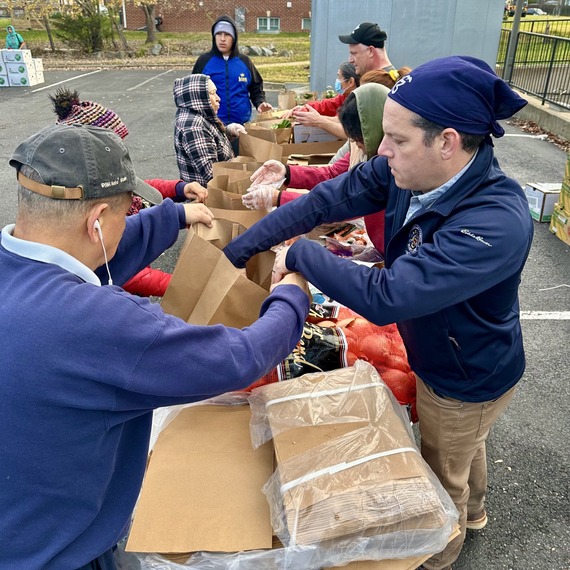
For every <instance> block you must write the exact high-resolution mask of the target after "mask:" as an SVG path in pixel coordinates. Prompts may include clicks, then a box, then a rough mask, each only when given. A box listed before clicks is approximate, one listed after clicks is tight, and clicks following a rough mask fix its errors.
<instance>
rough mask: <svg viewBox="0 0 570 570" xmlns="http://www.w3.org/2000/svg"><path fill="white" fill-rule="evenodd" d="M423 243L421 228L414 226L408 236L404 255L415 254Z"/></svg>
mask: <svg viewBox="0 0 570 570" xmlns="http://www.w3.org/2000/svg"><path fill="white" fill-rule="evenodd" d="M422 242H423V235H422V228H420V226H418V224H414V225H413V226H412V229H411V230H410V233H409V234H408V243H407V244H406V253H412V254H413V253H417V252H418V249H419V247H420V245H422Z"/></svg>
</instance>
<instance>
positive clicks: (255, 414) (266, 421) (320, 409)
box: [249, 361, 409, 448]
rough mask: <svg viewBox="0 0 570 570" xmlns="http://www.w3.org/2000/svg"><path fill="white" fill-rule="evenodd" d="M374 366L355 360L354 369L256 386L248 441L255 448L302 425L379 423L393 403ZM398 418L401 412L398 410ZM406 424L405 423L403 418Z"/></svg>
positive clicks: (314, 374)
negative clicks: (385, 393)
mask: <svg viewBox="0 0 570 570" xmlns="http://www.w3.org/2000/svg"><path fill="white" fill-rule="evenodd" d="M370 369H372V366H371V365H369V364H368V363H365V362H363V361H357V362H356V363H355V365H354V366H353V367H349V368H339V369H338V370H334V371H332V372H315V373H313V374H305V375H304V376H301V377H299V378H295V381H294V382H292V381H287V382H279V383H277V384H270V385H267V386H262V387H260V388H256V389H254V390H253V391H252V393H251V396H250V397H249V405H250V407H251V423H250V430H251V440H252V444H253V447H254V448H257V447H259V446H260V445H262V444H263V443H265V442H266V441H269V440H270V439H272V438H273V437H275V436H276V435H278V434H280V433H281V432H283V431H286V430H288V429H292V428H298V427H303V426H312V425H323V424H338V423H350V422H363V421H364V422H367V423H377V422H378V419H379V418H380V416H381V415H382V413H383V411H384V408H385V406H387V405H391V401H390V400H389V399H387V398H386V397H385V395H384V396H383V397H381V398H379V395H380V394H381V393H382V392H383V391H386V392H389V389H388V387H387V386H386V384H384V382H382V380H381V379H380V376H379V375H378V373H377V372H375V373H374V374H372V373H371V370H370ZM398 410H399V411H401V414H402V418H405V412H404V411H402V410H401V409H400V407H399V406H398ZM405 421H406V422H408V423H409V420H408V419H407V418H406V419H405Z"/></svg>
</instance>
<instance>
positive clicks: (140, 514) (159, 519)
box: [126, 405, 459, 570]
mask: <svg viewBox="0 0 570 570" xmlns="http://www.w3.org/2000/svg"><path fill="white" fill-rule="evenodd" d="M250 417H251V413H250V409H249V406H237V407H236V406H215V405H197V406H190V407H188V408H185V409H183V410H182V411H181V412H180V413H179V414H178V416H177V417H176V418H174V420H173V421H172V422H171V423H170V424H169V425H168V426H167V427H166V428H165V429H164V430H163V431H162V432H161V434H160V436H159V438H158V440H157V442H156V445H155V447H154V450H153V452H152V455H151V457H150V460H149V464H148V469H147V473H146V475H145V479H144V483H143V486H142V491H141V494H140V498H139V502H138V504H137V508H136V510H135V516H134V521H133V525H132V527H131V531H130V535H129V539H128V542H127V546H126V550H127V551H128V552H139V553H144V552H147V553H161V554H162V556H164V557H165V558H167V559H169V560H173V561H176V562H178V563H184V562H185V561H186V560H187V558H188V557H189V556H190V555H191V554H192V553H193V552H198V551H210V552H216V553H233V556H235V555H236V554H237V553H238V552H239V553H242V554H243V556H244V557H247V556H248V551H249V550H256V551H257V552H258V553H259V551H266V553H267V556H269V557H273V556H274V554H275V553H274V552H273V549H280V548H281V545H280V543H279V541H277V540H274V539H272V528H271V524H270V514H269V504H268V502H267V500H266V498H265V496H264V494H263V492H262V490H261V489H262V487H263V485H264V484H265V482H266V481H267V480H268V479H269V477H270V475H271V473H272V472H273V468H274V464H273V463H274V459H273V453H272V447H271V445H270V443H268V444H265V445H262V446H261V447H259V448H258V449H256V450H253V448H252V445H251V440H250V432H249V429H250V428H249V422H250ZM458 534H459V530H458V527H456V528H455V530H454V532H453V534H452V535H451V537H450V540H451V539H452V538H454V537H455V536H457V535H458ZM263 554H264V552H262V555H263ZM428 558H429V556H428V555H422V556H418V557H414V558H408V559H403V560H382V561H364V562H362V561H361V562H352V563H349V564H348V565H346V566H343V568H345V569H347V570H411V569H414V568H417V567H418V566H419V565H420V564H422V563H423V562H424V561H425V560H427V559H428ZM256 560H257V559H256ZM240 561H241V560H240ZM233 563H234V564H235V558H234V559H233ZM216 567H217V566H216ZM229 567H230V566H228V568H229ZM232 567H239V568H242V567H247V568H263V567H264V565H263V561H262V560H257V561H254V562H253V564H251V565H244V566H241V565H239V566H232ZM267 567H273V566H267ZM294 567H295V566H290V568H294ZM298 568H299V570H300V569H301V568H303V566H302V565H300V566H298ZM324 570H326V569H324Z"/></svg>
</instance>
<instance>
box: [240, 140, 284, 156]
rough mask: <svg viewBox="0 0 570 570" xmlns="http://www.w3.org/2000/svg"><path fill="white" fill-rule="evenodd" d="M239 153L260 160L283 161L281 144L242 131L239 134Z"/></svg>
mask: <svg viewBox="0 0 570 570" xmlns="http://www.w3.org/2000/svg"><path fill="white" fill-rule="evenodd" d="M239 153H240V155H243V156H251V157H253V158H254V159H255V160H258V161H260V162H265V161H266V160H271V159H274V160H279V161H283V147H282V146H281V145H278V144H277V143H274V142H271V141H267V140H265V139H262V138H259V137H254V136H253V135H248V134H243V133H242V134H240V136H239Z"/></svg>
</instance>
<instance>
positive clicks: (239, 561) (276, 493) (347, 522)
mask: <svg viewBox="0 0 570 570" xmlns="http://www.w3.org/2000/svg"><path fill="white" fill-rule="evenodd" d="M294 385H296V386H297V389H296V392H295V390H292V391H290V388H289V387H290V386H291V387H292V386H294ZM323 388H326V389H325V390H323ZM277 389H279V391H278V393H277V394H275V395H276V396H277V397H278V398H281V402H278V403H272V404H270V405H269V407H268V409H267V410H265V411H263V408H265V407H266V403H267V402H273V401H274V398H272V397H271V394H273V391H275V390H277ZM281 390H285V392H282V391H281ZM323 391H325V392H328V393H327V394H323ZM264 392H267V393H264ZM300 394H309V395H308V396H307V397H305V398H301V397H296V396H299V395H300ZM311 394H313V396H311ZM244 396H245V395H244V394H243V393H231V394H226V395H224V396H222V397H221V398H218V399H214V400H210V401H208V402H206V403H208V404H210V403H213V404H220V403H222V404H226V405H228V404H229V405H231V404H240V403H243V398H244ZM290 396H295V397H290ZM249 399H250V404H251V407H252V411H253V412H254V413H253V416H252V417H253V418H257V419H256V423H257V425H258V427H259V428H260V429H261V430H262V433H264V434H265V435H264V437H267V435H268V434H269V435H270V436H272V437H273V440H274V442H273V443H274V447H275V454H276V457H277V462H278V467H277V469H276V471H275V473H274V474H273V475H272V476H271V478H270V479H269V481H268V482H267V483H266V485H265V487H264V493H265V494H266V496H267V499H268V501H269V504H270V511H271V518H272V525H273V527H274V530H275V534H276V535H277V537H278V538H279V539H280V541H281V543H282V544H285V546H282V544H280V543H279V541H277V540H275V542H274V547H273V548H272V549H269V550H250V551H241V552H231V553H220V552H196V553H193V554H191V555H190V554H188V555H183V554H177V555H173V556H170V555H164V556H163V555H161V554H155V553H153V554H148V553H130V552H124V549H123V548H122V545H120V546H119V549H118V552H117V553H116V557H117V559H118V564H117V566H118V568H119V570H259V569H261V568H262V569H263V570H301V569H303V570H324V569H330V568H333V567H337V566H344V565H346V564H349V563H350V562H354V561H359V560H385V561H386V563H387V564H388V565H389V564H390V562H389V561H390V560H392V559H407V558H412V557H414V559H415V558H416V557H421V556H428V555H431V554H433V553H435V552H438V551H441V550H443V548H444V547H445V545H446V544H447V542H448V540H449V537H450V535H451V534H452V532H453V531H454V529H455V527H456V523H457V518H458V514H457V511H456V509H455V507H454V505H453V503H452V502H451V499H450V498H449V496H448V495H447V493H446V492H445V490H444V489H443V488H442V486H441V485H440V483H439V481H438V480H437V478H436V477H435V476H434V475H433V473H432V472H431V471H430V470H429V468H428V467H427V465H426V464H425V462H424V461H423V460H422V458H421V456H420V454H419V451H418V449H417V447H416V445H415V443H414V438H413V434H412V431H411V427H410V424H409V419H408V417H407V414H406V412H405V410H404V409H403V408H402V407H401V406H399V405H398V404H397V402H396V401H395V399H394V397H393V396H392V394H391V392H390V390H389V389H388V388H387V387H386V385H385V384H384V383H383V382H382V381H381V379H380V378H379V376H378V374H377V372H376V371H375V369H374V368H373V367H372V366H371V365H369V364H368V363H365V362H362V361H358V362H357V363H356V364H355V366H354V367H351V368H344V369H339V370H335V371H332V372H327V373H317V374H308V375H305V376H303V377H301V378H298V379H295V380H291V381H288V382H283V383H279V384H274V385H269V386H265V387H263V388H260V389H256V390H254V394H253V395H251V396H250V398H249ZM303 400H304V401H303ZM254 402H256V403H254ZM203 404H204V402H202V403H201V404H200V405H203ZM184 407H186V406H177V407H175V408H169V409H164V410H161V411H157V414H156V418H155V425H154V426H153V429H154V431H156V432H157V433H158V432H160V431H161V430H162V429H163V428H164V427H166V425H167V423H169V422H170V421H171V420H172V419H173V417H174V416H175V415H176V414H177V413H178V412H179V411H180V410H181V409H183V408H184ZM280 407H281V408H282V409H281V410H280V409H279V408H280ZM255 408H257V410H256V409H255ZM285 408H288V411H287V413H285V412H286V410H285ZM274 412H282V413H276V414H275V416H276V417H273V414H274ZM263 424H265V425H263ZM262 425H263V427H261V426H262ZM304 434H305V435H311V436H312V438H311V437H309V438H306V437H304ZM314 443H315V444H316V445H312V444H314ZM212 516H216V515H215V513H212ZM166 556H168V558H167V557H166ZM389 567H390V566H386V568H389Z"/></svg>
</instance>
